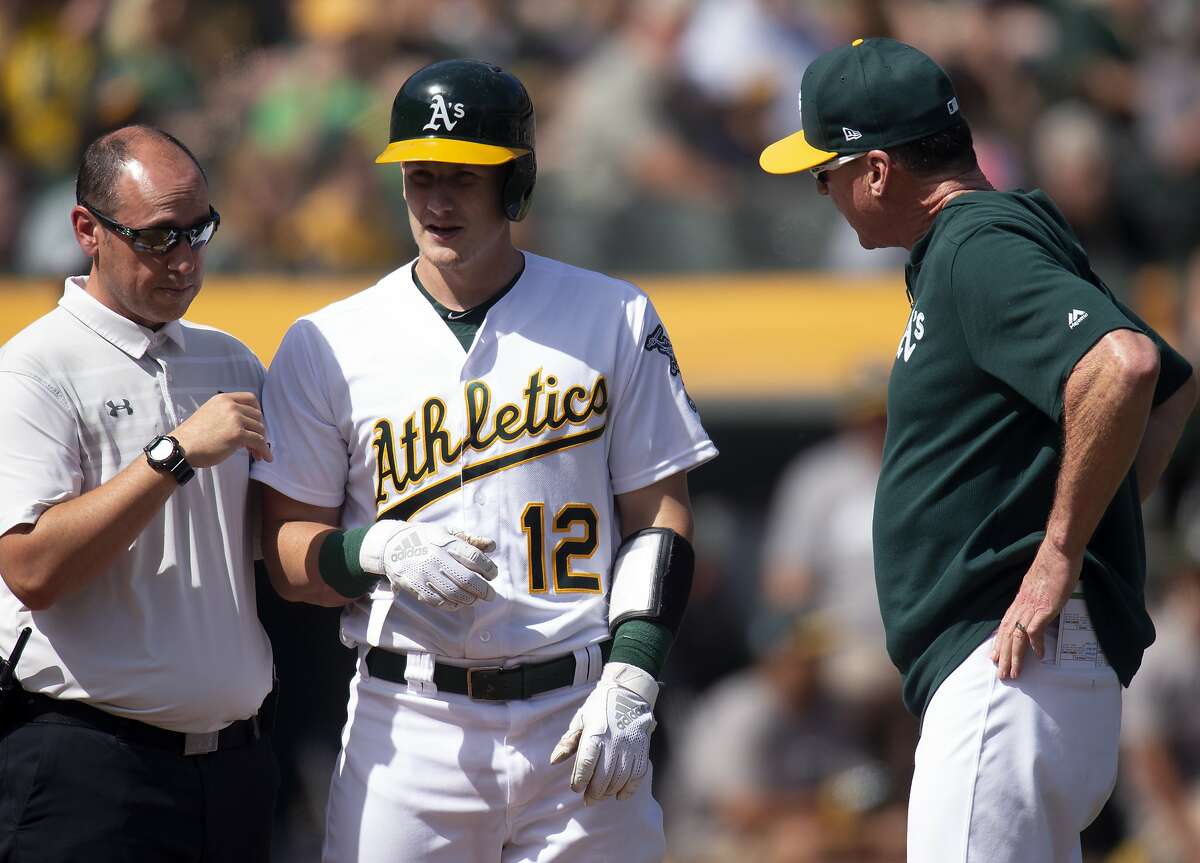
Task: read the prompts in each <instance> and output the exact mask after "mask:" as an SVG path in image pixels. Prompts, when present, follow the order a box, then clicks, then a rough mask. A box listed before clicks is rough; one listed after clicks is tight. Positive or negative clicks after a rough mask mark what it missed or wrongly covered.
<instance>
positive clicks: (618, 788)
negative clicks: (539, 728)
mask: <svg viewBox="0 0 1200 863" xmlns="http://www.w3.org/2000/svg"><path fill="white" fill-rule="evenodd" d="M657 698H658V683H657V682H656V681H655V680H654V678H653V677H651V676H650V675H649V674H648V673H646V672H645V671H643V670H642V669H640V668H638V667H637V666H635V665H629V664H628V663H624V662H610V663H608V664H607V665H605V666H604V671H603V673H601V675H600V680H599V682H597V683H596V688H595V689H593V690H592V693H591V694H590V695H589V696H588V697H587V700H586V701H584V702H583V705H582V706H581V707H580V708H579V710H577V711H576V712H575V717H574V718H573V719H572V720H571V724H570V726H569V727H568V728H567V733H566V734H564V735H563V736H562V739H561V740H559V741H558V745H557V746H555V747H554V752H553V753H552V754H551V755H550V763H551V764H558V763H559V762H560V761H564V760H565V759H566V758H568V757H569V756H570V755H571V753H573V752H574V753H576V754H575V767H574V769H573V770H572V771H571V790H572V791H582V792H583V800H584V803H586V804H588V805H589V806H590V805H591V804H592V803H595V802H597V801H598V800H601V799H603V798H605V797H612V796H614V795H616V798H617V799H618V800H626V799H628V798H630V797H632V796H633V793H634V792H635V791H637V789H638V786H639V785H641V784H642V779H643V778H645V776H646V771H647V770H648V769H649V767H650V735H651V734H652V733H653V731H654V729H655V728H656V727H658V723H657V722H655V721H654V712H653V711H654V702H655V701H656V700H657Z"/></svg>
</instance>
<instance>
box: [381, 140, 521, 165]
mask: <svg viewBox="0 0 1200 863" xmlns="http://www.w3.org/2000/svg"><path fill="white" fill-rule="evenodd" d="M528 152H529V151H528V150H524V149H521V148H520V147H498V146H496V145H495V144H480V143H477V142H475V141H459V140H458V139H456V138H410V139H409V140H407V141H393V142H392V143H390V144H388V145H387V149H385V150H384V151H383V152H382V153H380V154H379V156H378V157H376V159H375V161H376V162H377V163H382V162H453V163H455V164H459V165H503V164H504V163H505V162H511V161H512V160H513V159H519V158H520V157H521V156H524V155H526V154H527V153H528Z"/></svg>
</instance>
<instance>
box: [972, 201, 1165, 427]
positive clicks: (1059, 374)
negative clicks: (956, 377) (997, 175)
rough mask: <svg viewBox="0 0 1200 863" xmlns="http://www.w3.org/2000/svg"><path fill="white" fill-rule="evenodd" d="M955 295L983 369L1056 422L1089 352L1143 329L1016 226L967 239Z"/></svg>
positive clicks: (986, 230)
mask: <svg viewBox="0 0 1200 863" xmlns="http://www.w3.org/2000/svg"><path fill="white" fill-rule="evenodd" d="M951 290H952V292H953V297H954V302H955V308H956V310H957V313H958V317H959V321H960V322H961V326H962V331H963V337H964V339H965V341H966V344H967V348H968V350H969V351H970V353H971V358H972V359H973V360H974V361H975V363H976V365H978V366H979V367H980V368H981V369H983V370H984V371H985V372H987V373H988V374H990V375H992V376H993V377H995V378H997V379H999V380H1000V381H1002V382H1004V383H1005V384H1007V385H1008V386H1009V387H1011V388H1012V389H1013V390H1015V391H1016V392H1017V393H1019V394H1020V395H1021V396H1023V397H1024V398H1025V399H1027V400H1028V401H1029V402H1030V403H1032V404H1033V405H1034V406H1036V407H1037V408H1038V409H1039V410H1041V411H1042V412H1043V413H1045V414H1046V415H1047V416H1048V417H1050V418H1051V419H1052V420H1054V421H1056V422H1057V421H1058V420H1059V419H1061V417H1062V407H1063V405H1062V397H1063V387H1064V385H1065V384H1066V382H1067V378H1068V377H1070V374H1071V371H1072V370H1073V369H1074V368H1075V365H1076V364H1077V363H1078V362H1079V360H1080V359H1082V358H1083V356H1084V354H1086V353H1087V352H1088V351H1089V350H1091V349H1092V347H1093V346H1094V345H1095V344H1096V342H1098V341H1099V340H1100V339H1101V338H1102V337H1103V336H1104V335H1106V334H1107V333H1109V332H1112V331H1113V330H1118V329H1129V330H1136V331H1139V332H1140V331H1141V330H1142V327H1141V326H1139V322H1136V321H1135V320H1131V319H1130V317H1128V316H1127V315H1126V314H1125V313H1124V311H1123V310H1122V308H1121V307H1120V306H1119V305H1118V303H1117V302H1116V300H1115V299H1114V298H1113V296H1112V295H1111V294H1110V293H1109V292H1108V290H1107V289H1106V288H1104V287H1103V286H1101V285H1097V284H1094V283H1092V282H1090V281H1088V280H1087V279H1084V278H1082V277H1081V276H1079V275H1077V274H1076V273H1075V272H1074V271H1072V270H1071V269H1068V267H1067V266H1066V265H1065V264H1064V262H1063V261H1062V260H1061V259H1060V258H1059V257H1057V256H1055V255H1054V254H1052V253H1051V252H1050V250H1049V249H1047V248H1046V246H1045V245H1043V244H1042V243H1040V242H1038V241H1037V239H1035V238H1034V237H1033V236H1030V235H1029V234H1027V233H1024V232H1023V231H1022V230H1021V229H1020V228H1019V227H1017V226H1010V225H1005V224H992V225H988V226H986V227H983V228H981V229H980V230H978V231H975V232H974V233H972V234H971V235H970V236H969V237H967V238H966V239H965V240H963V242H962V244H961V245H960V246H959V248H958V250H957V252H956V253H955V256H954V263H953V265H952V267H951Z"/></svg>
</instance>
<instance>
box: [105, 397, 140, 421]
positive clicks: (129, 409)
mask: <svg viewBox="0 0 1200 863" xmlns="http://www.w3.org/2000/svg"><path fill="white" fill-rule="evenodd" d="M105 404H106V405H108V415H109V416H110V417H115V416H117V415H118V414H120V412H121V411H125V413H127V414H129V415H130V416H133V405H131V404H130V403H129V399H121V403H120V404H117V403H116V402H114V401H107V402H105Z"/></svg>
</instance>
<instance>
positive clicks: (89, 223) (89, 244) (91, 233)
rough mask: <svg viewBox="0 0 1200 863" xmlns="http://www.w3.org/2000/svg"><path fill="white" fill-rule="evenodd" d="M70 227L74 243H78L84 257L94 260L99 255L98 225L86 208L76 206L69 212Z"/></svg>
mask: <svg viewBox="0 0 1200 863" xmlns="http://www.w3.org/2000/svg"><path fill="white" fill-rule="evenodd" d="M71 227H72V228H73V229H74V232H75V242H77V243H79V248H81V249H83V253H84V254H85V255H87V256H88V257H89V258H95V257H96V256H97V255H99V254H100V230H101V228H100V223H99V222H98V221H96V217H95V216H93V215H92V214H91V213H89V212H88V211H87V208H86V207H82V206H80V205H79V204H76V205H75V207H74V208H73V209H72V210H71Z"/></svg>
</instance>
